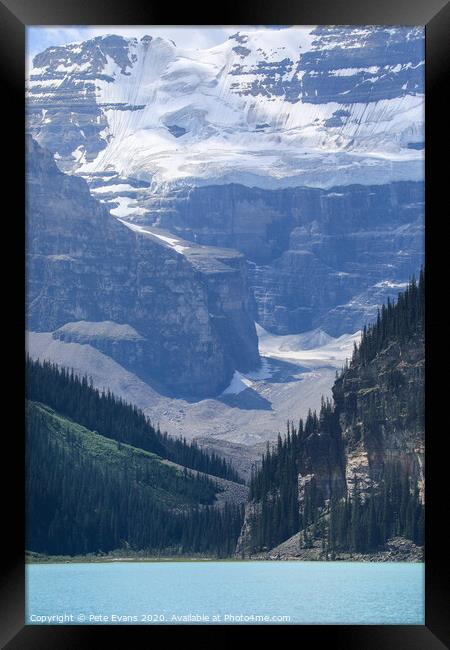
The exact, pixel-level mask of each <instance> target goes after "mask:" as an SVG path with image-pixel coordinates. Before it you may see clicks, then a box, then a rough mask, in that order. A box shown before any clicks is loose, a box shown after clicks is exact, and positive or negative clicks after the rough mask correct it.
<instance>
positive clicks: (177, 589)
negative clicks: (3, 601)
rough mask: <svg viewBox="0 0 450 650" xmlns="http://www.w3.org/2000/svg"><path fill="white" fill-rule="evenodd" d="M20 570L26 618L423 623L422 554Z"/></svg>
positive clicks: (149, 622) (110, 621) (66, 621)
mask: <svg viewBox="0 0 450 650" xmlns="http://www.w3.org/2000/svg"><path fill="white" fill-rule="evenodd" d="M26 575H27V608H26V609H27V611H26V619H27V623H29V624H43V623H45V624H52V625H55V624H57V623H59V624H69V625H73V624H84V625H86V624H90V625H92V624H94V625H95V624H101V625H105V624H133V625H136V624H146V625H155V624H180V623H181V624H186V623H189V624H210V623H212V624H217V623H219V624H274V623H276V624H289V623H290V624H292V623H296V624H299V623H305V624H336V623H343V624H345V623H346V624H413V625H423V624H424V565H423V564H412V563H411V564H408V563H354V562H349V563H347V562H336V563H332V562H272V561H271V562H234V563H233V562H108V563H83V564H32V565H28V566H27V569H26ZM49 617H54V618H53V619H52V618H49ZM283 617H284V618H283Z"/></svg>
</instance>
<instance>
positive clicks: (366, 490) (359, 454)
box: [236, 274, 425, 554]
mask: <svg viewBox="0 0 450 650" xmlns="http://www.w3.org/2000/svg"><path fill="white" fill-rule="evenodd" d="M424 359H425V347H424V278H423V276H422V274H421V278H420V281H419V283H418V285H416V284H415V283H414V282H413V283H411V284H410V285H409V286H408V288H407V290H406V291H405V292H404V293H401V294H400V295H399V297H398V301H397V303H396V304H395V305H394V306H393V305H392V304H391V303H388V306H387V308H383V310H382V312H381V316H379V317H378V318H377V321H376V323H375V324H374V325H373V326H371V327H369V328H368V329H365V330H364V333H363V337H362V341H361V343H360V345H359V346H357V347H355V351H354V354H353V357H352V360H351V362H350V363H349V364H347V365H346V367H345V368H344V370H343V371H342V372H341V373H340V374H339V375H338V376H337V378H336V381H335V383H334V386H333V390H332V392H333V400H334V404H333V406H331V404H326V403H324V405H323V406H322V409H321V412H320V415H319V416H318V417H316V416H311V417H308V419H307V421H306V424H305V427H304V428H303V426H302V427H300V428H299V429H298V430H295V429H292V428H291V430H290V432H289V433H290V436H291V437H289V434H288V438H287V440H285V442H284V443H283V444H281V440H280V441H279V443H278V447H277V448H275V449H274V451H273V455H272V457H268V458H267V457H266V459H265V460H264V461H263V466H262V470H261V475H260V476H258V474H257V475H256V479H253V480H254V484H253V487H252V486H251V492H252V491H253V494H256V495H258V498H257V499H254V500H253V501H251V502H250V503H249V504H248V507H247V512H246V518H245V523H244V527H243V529H242V534H241V537H240V540H239V544H238V548H237V551H236V552H237V553H238V554H242V553H243V552H249V551H250V552H251V548H252V543H253V542H252V526H254V527H255V530H256V529H257V530H258V531H259V535H260V539H265V540H266V546H265V550H268V548H270V545H269V547H267V539H270V537H267V534H266V533H265V532H264V531H266V530H267V527H269V528H270V526H271V525H272V526H274V527H275V528H276V532H275V534H274V538H275V539H276V540H277V544H279V543H280V542H282V541H284V539H287V537H290V536H291V535H293V534H294V532H295V531H294V530H293V528H294V529H295V526H297V529H298V523H297V515H294V516H293V515H292V510H291V508H292V498H293V496H292V495H295V496H294V498H295V501H296V503H297V504H298V512H299V513H300V522H301V524H300V525H301V529H302V530H305V529H307V530H308V527H309V525H310V524H312V523H313V522H314V529H315V531H314V533H311V532H310V533H309V534H312V535H316V538H317V537H318V538H319V539H321V533H320V532H317V526H319V524H318V523H317V522H318V521H319V520H320V517H322V522H321V523H322V525H327V524H326V519H327V516H328V513H329V510H330V506H331V505H332V502H333V503H335V502H336V499H338V500H339V499H341V498H342V497H347V499H353V498H355V494H357V495H358V499H361V501H362V503H364V502H365V501H366V500H367V499H369V498H374V494H378V495H379V494H381V493H382V492H381V491H382V490H383V489H384V488H383V486H385V485H387V484H388V481H391V483H389V485H391V487H390V488H386V489H389V490H398V489H399V488H398V485H397V487H392V486H393V485H394V483H393V482H392V481H393V479H392V472H393V473H394V475H395V479H394V480H397V481H403V488H402V489H403V493H402V495H403V496H402V497H401V499H402V500H403V501H404V503H406V500H407V498H410V497H411V499H412V498H414V499H417V503H420V504H423V503H424V500H425V493H424V435H425V430H424V394H425V372H424V371H425V368H424ZM405 481H406V482H407V486H408V487H407V488H406V492H405V487H404V485H405ZM416 491H417V496H415V493H416ZM385 494H388V492H386V493H385ZM396 494H397V496H396V497H395V498H396V499H400V496H399V492H397V493H396ZM405 494H406V495H407V496H405ZM413 495H414V496H413ZM383 498H386V499H388V498H389V499H390V498H391V497H390V496H389V497H383ZM392 498H393V499H394V497H392ZM271 501H272V502H273V503H274V504H275V508H274V509H271V508H270V507H267V505H266V504H267V502H269V503H270V502H271ZM277 501H278V503H276V502H277ZM394 501H395V500H394ZM393 503H394V502H393ZM378 507H379V508H380V509H382V508H383V505H379V506H378ZM392 507H396V506H395V503H394V506H393V505H392V503H391V505H389V508H392ZM414 507H416V506H413V505H412V504H410V508H411V512H413V508H414ZM276 508H278V511H277V510H276ZM312 510H315V511H316V515H315V516H314V517H313V518H310V517H311V512H312ZM273 512H281V513H282V515H281V517H282V518H283V517H285V518H286V521H289V525H288V526H287V527H286V530H288V531H289V534H286V535H285V536H284V537H283V530H284V529H283V527H282V526H281V527H279V529H278V528H277V526H278V524H277V521H278V519H277V517H275V516H273V517H272V514H271V513H273ZM317 513H319V515H318V516H319V519H318V518H317ZM405 513H406V506H405V511H404V513H403V515H402V516H404V517H405V518H406V514H405ZM381 514H383V513H382V510H380V515H381ZM384 514H385V513H384ZM389 516H391V515H386V517H389ZM411 516H412V515H411ZM270 517H272V521H271V522H270ZM268 521H269V522H270V523H267V522H268ZM405 521H406V519H405ZM261 522H263V523H262V524H261ZM264 522H265V523H264ZM361 522H362V520H361ZM341 525H343V524H342V521H341ZM359 525H360V527H362V526H363V523H360V524H359ZM364 525H366V524H364ZM401 525H403V526H404V527H405V529H407V530H409V531H410V532H411V534H413V535H416V536H417V537H419V536H420V535H419V534H418V533H417V529H415V528H414V526H412V528H411V527H410V528H409V529H408V528H407V525H406V524H405V522H403V524H401ZM416 525H418V524H416ZM261 526H262V527H261ZM264 526H265V528H264ZM394 533H395V528H394ZM400 534H401V533H400ZM265 535H266V537H264V536H265ZM277 535H278V537H277ZM280 537H281V539H280ZM304 537H305V536H304ZM296 539H297V542H298V541H299V538H298V535H297V537H296ZM322 539H324V537H323V534H322ZM412 539H414V537H412ZM303 541H304V540H303ZM297 542H296V544H297ZM310 542H311V544H312V546H314V544H313V538H312V539H311V540H310ZM272 545H274V544H272ZM275 545H276V544H275ZM291 546H292V544H291ZM297 546H298V544H297ZM319 546H320V545H319ZM323 548H324V546H322V547H321V549H322V551H323ZM263 550H264V549H263ZM291 550H292V549H291ZM341 550H342V549H341Z"/></svg>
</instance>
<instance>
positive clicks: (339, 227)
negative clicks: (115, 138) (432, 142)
mask: <svg viewBox="0 0 450 650" xmlns="http://www.w3.org/2000/svg"><path fill="white" fill-rule="evenodd" d="M423 189H424V188H423V183H419V182H399V183H392V184H389V185H372V186H370V185H369V186H362V185H350V186H345V187H340V188H333V189H332V190H321V189H311V188H288V189H283V190H263V189H260V188H255V187H253V188H248V187H244V186H243V185H233V184H231V185H222V186H217V185H216V186H208V187H202V188H191V189H190V190H189V191H179V192H176V193H174V195H173V196H171V197H170V196H164V197H161V198H158V197H154V198H153V199H152V200H151V201H149V202H148V204H147V207H148V209H149V215H150V216H148V217H147V219H150V220H153V222H154V223H157V224H158V225H160V226H162V227H164V228H167V229H168V230H171V231H172V232H175V233H178V234H180V235H181V236H182V237H184V238H186V239H190V240H192V241H196V242H198V243H201V244H207V245H214V246H228V247H232V248H235V249H237V250H239V251H241V252H242V253H244V255H245V256H246V258H247V260H248V266H249V280H250V284H251V287H252V289H253V292H254V296H255V301H256V305H257V320H258V322H259V323H260V324H261V325H262V326H263V327H264V328H265V329H268V330H269V331H272V332H274V333H277V334H288V333H295V332H302V331H307V330H310V329H315V328H317V327H320V328H322V329H325V330H326V331H327V332H328V333H329V334H332V335H334V336H338V335H340V334H343V333H345V332H354V331H356V330H358V329H360V328H361V327H362V325H363V324H364V323H366V322H368V321H370V320H372V319H373V318H374V317H375V316H376V310H377V306H378V305H380V304H382V303H383V302H386V300H387V298H388V297H390V298H394V297H395V296H396V294H397V293H398V290H399V288H401V285H402V283H404V282H406V281H407V280H408V279H409V277H410V276H411V275H412V274H413V273H417V270H418V269H419V267H420V264H421V262H422V260H423V236H424V223H423V209H424V203H423V199H424V197H423Z"/></svg>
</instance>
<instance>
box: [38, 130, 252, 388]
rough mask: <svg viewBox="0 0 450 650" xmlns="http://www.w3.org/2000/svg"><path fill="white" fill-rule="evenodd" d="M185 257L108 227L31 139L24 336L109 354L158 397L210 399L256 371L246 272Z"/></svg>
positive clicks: (84, 191) (200, 254)
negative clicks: (48, 337) (238, 373)
mask: <svg viewBox="0 0 450 650" xmlns="http://www.w3.org/2000/svg"><path fill="white" fill-rule="evenodd" d="M185 252H186V251H185V247H182V246H179V247H178V250H177V248H176V247H173V246H171V245H170V244H168V243H167V242H166V241H164V239H161V238H158V237H156V236H155V235H154V234H152V233H149V232H145V231H139V232H136V231H134V232H133V231H132V230H130V229H129V228H128V227H127V226H126V225H124V224H122V223H120V222H118V221H117V220H116V219H115V218H113V217H111V216H110V214H109V213H108V211H107V210H106V209H105V207H104V206H102V205H101V204H100V203H99V202H98V201H96V200H95V199H93V198H92V197H91V195H90V192H89V189H88V187H87V185H86V183H85V182H84V181H83V180H82V179H80V178H75V177H72V176H67V175H65V174H63V173H61V172H60V171H59V170H58V169H57V167H56V165H55V164H54V161H53V159H52V156H51V154H50V153H48V152H46V151H44V150H43V149H41V148H40V147H39V145H37V144H36V143H35V142H34V141H32V140H31V138H30V139H29V141H28V154H27V327H28V329H31V330H35V331H54V337H55V338H59V339H61V340H70V341H75V342H89V343H90V344H91V345H93V346H95V347H98V348H99V349H101V350H104V351H105V350H107V351H108V352H109V353H111V355H112V356H113V357H115V358H117V359H118V360H119V361H120V362H124V361H126V363H127V366H129V367H130V366H132V367H133V369H134V370H135V371H136V372H138V373H139V374H141V375H143V376H145V378H146V379H149V380H152V381H154V382H156V384H157V385H159V386H161V387H162V389H163V390H169V391H175V392H181V393H183V394H193V395H207V394H214V393H216V392H217V391H220V390H221V389H223V388H224V387H225V386H226V385H227V383H229V381H230V378H231V376H232V375H233V372H234V370H236V369H243V370H248V369H249V368H250V367H254V366H256V365H257V364H258V362H259V356H258V349H257V338H256V333H255V329H254V323H253V319H252V318H251V316H250V313H249V309H250V302H249V295H248V287H247V280H246V277H245V264H244V261H243V258H242V256H241V255H239V254H235V253H233V252H229V251H228V252H227V251H224V252H223V253H222V254H221V253H220V251H219V252H218V254H217V256H214V254H213V253H212V252H211V251H210V250H207V249H201V248H199V247H192V250H189V255H187V254H184V253H185Z"/></svg>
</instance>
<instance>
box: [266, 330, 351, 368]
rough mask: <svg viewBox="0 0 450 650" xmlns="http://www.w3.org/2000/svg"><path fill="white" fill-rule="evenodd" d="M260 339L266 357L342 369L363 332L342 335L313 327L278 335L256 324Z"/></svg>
mask: <svg viewBox="0 0 450 650" xmlns="http://www.w3.org/2000/svg"><path fill="white" fill-rule="evenodd" d="M256 333H257V335H258V340H259V353H260V355H261V356H263V357H269V358H274V359H286V360H292V361H296V362H300V363H302V364H304V365H306V366H309V365H311V364H313V365H317V364H319V365H321V364H322V365H329V366H333V367H336V368H341V367H342V365H343V364H344V362H345V360H346V359H348V358H350V357H351V356H352V353H353V346H354V343H355V342H356V343H358V342H359V341H360V338H361V332H360V331H358V332H355V333H354V334H343V335H342V336H339V337H338V338H334V337H332V336H329V335H328V334H327V333H326V332H323V331H322V330H312V331H310V332H303V333H302V334H286V335H277V334H271V333H270V332H267V331H266V330H265V329H264V328H262V327H261V326H260V325H258V323H256Z"/></svg>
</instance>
